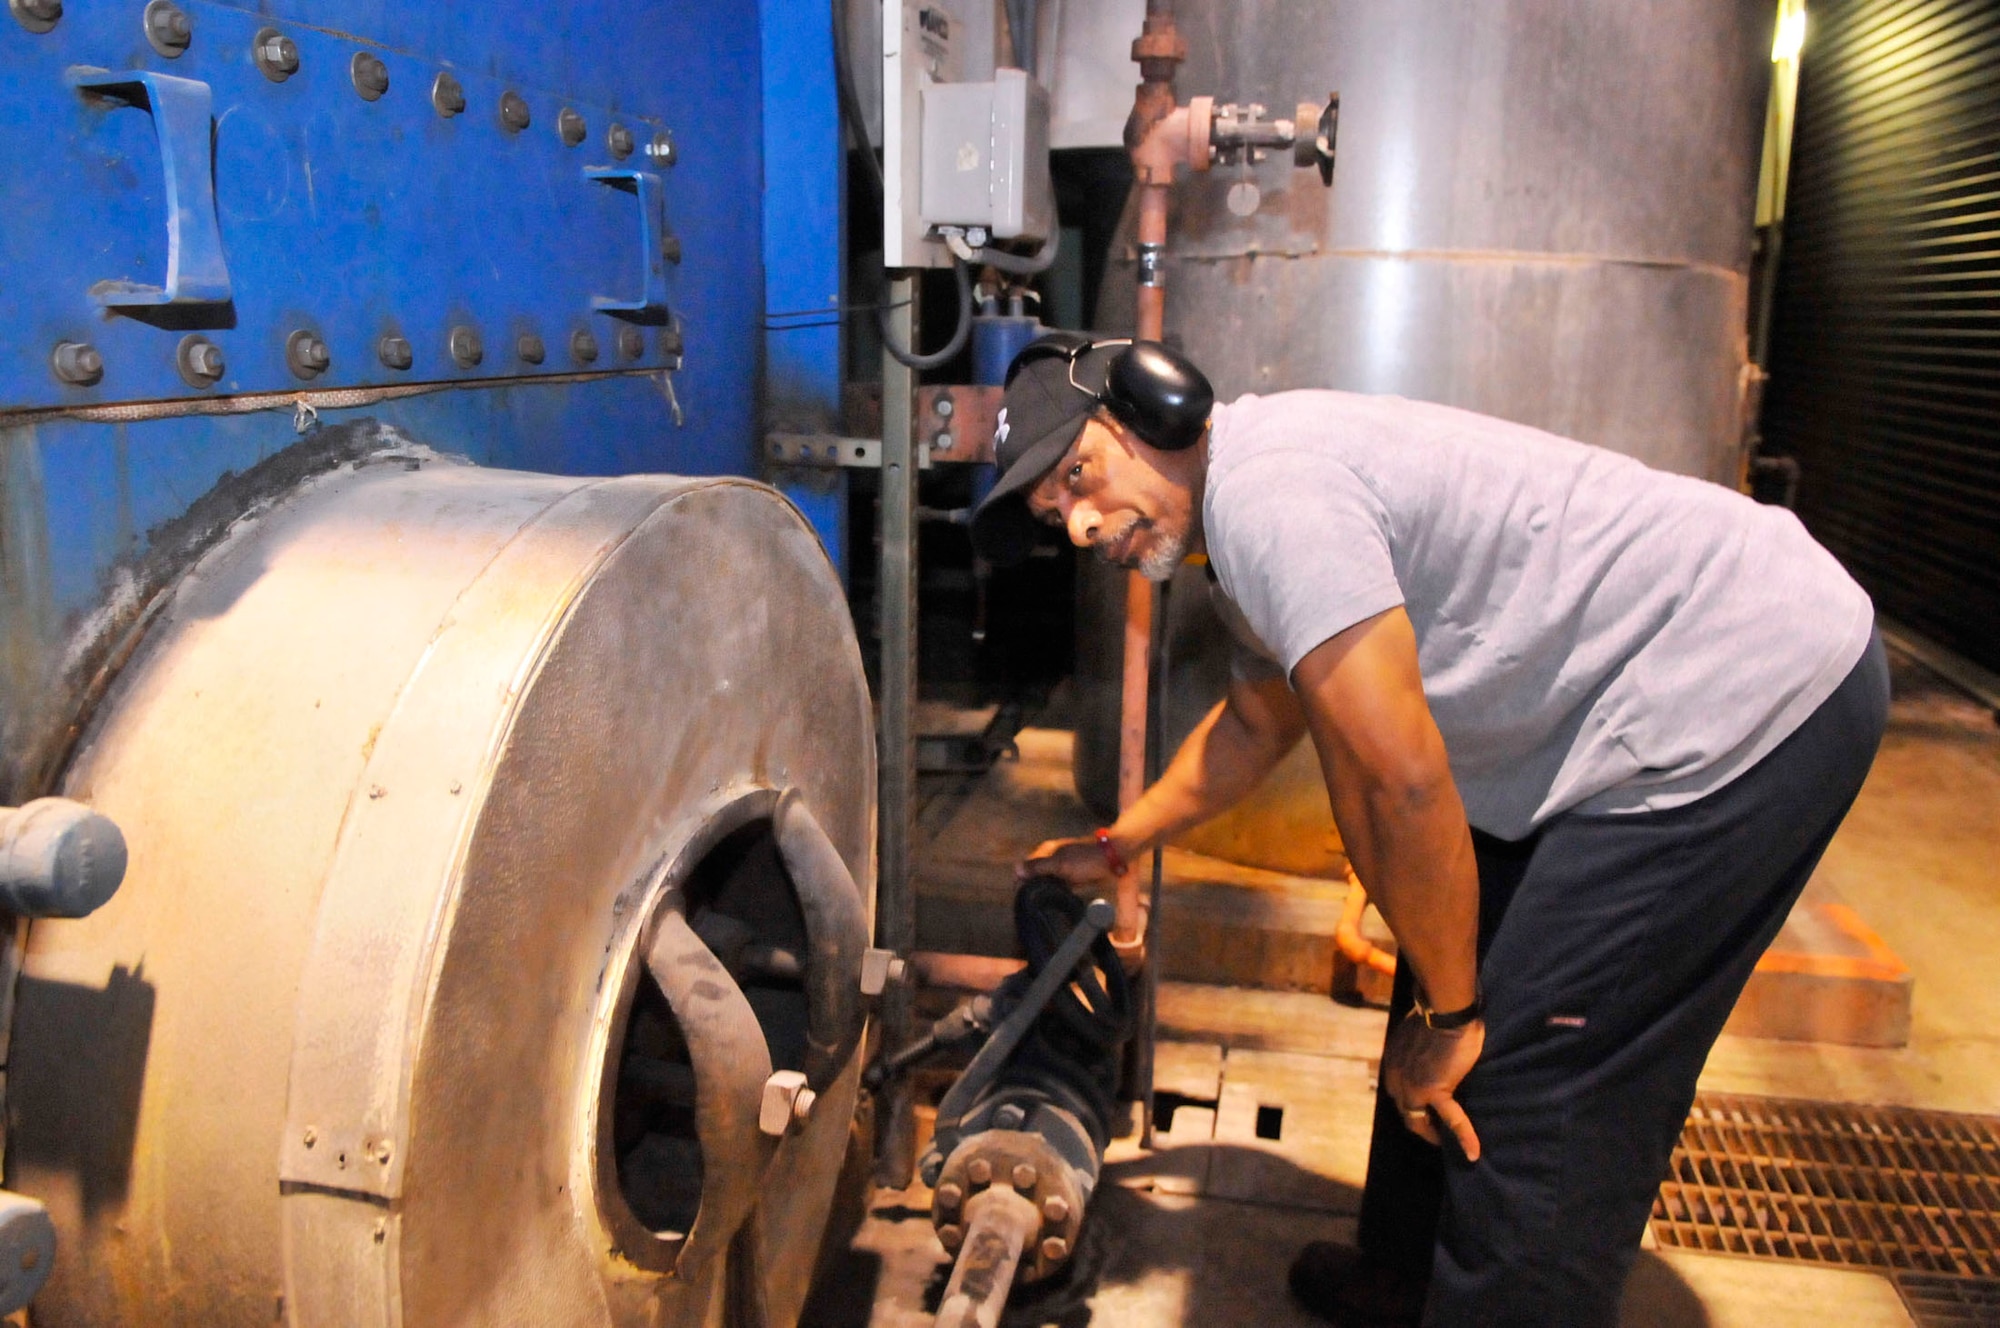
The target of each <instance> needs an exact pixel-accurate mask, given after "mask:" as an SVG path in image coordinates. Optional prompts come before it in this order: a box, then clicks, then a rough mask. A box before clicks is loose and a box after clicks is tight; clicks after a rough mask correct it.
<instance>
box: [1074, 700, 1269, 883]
mask: <svg viewBox="0 0 2000 1328" xmlns="http://www.w3.org/2000/svg"><path fill="white" fill-rule="evenodd" d="M1265 699H1266V700H1267V701H1268V700H1270V698H1268V697H1267V698H1265ZM1281 704H1285V705H1289V704H1290V702H1289V693H1287V694H1286V699H1285V701H1283V702H1282V703H1281ZM1302 723H1303V721H1302V720H1300V719H1298V718H1297V717H1296V715H1295V714H1294V713H1287V712H1283V711H1278V710H1274V709H1272V708H1271V707H1270V706H1266V705H1260V706H1255V707H1252V706H1246V705H1244V704H1241V703H1239V702H1238V701H1235V700H1233V699H1224V700H1223V701H1221V702H1219V703H1217V705H1216V707H1215V708H1214V709H1213V710H1211V711H1209V712H1208V714H1207V715H1205V716H1204V717H1203V718H1202V721H1201V723H1199V724H1197V725H1195V728H1194V732H1192V733H1190V734H1189V735H1188V737H1187V741H1186V742H1183V743H1182V744H1181V747H1180V750H1179V751H1178V752H1176V753H1174V759H1173V760H1172V761H1171V762H1169V763H1168V765H1167V769H1166V770H1165V772H1164V773H1162V774H1161V776H1160V779H1159V781H1158V782H1157V783H1155V784H1154V785H1153V786H1152V787H1151V788H1149V789H1147V790H1146V791H1145V793H1144V794H1142V795H1141V796H1140V797H1139V799H1138V800H1137V801H1135V802H1134V803H1133V804H1132V805H1131V806H1130V807H1128V808H1126V809H1125V811H1124V813H1123V814H1122V815H1120V816H1119V818H1118V820H1117V821H1116V822H1115V823H1114V824H1113V825H1112V826H1111V838H1112V843H1113V845H1114V846H1115V847H1116V848H1117V849H1118V851H1119V852H1120V853H1121V854H1123V855H1125V856H1126V857H1128V858H1130V857H1136V856H1137V855H1138V854H1140V853H1143V852H1144V851H1145V850H1147V849H1148V848H1151V847H1152V846H1153V845H1155V844H1158V843H1161V842H1163V841H1165V840H1167V839H1170V838H1172V837H1173V836H1174V835H1176V834H1179V833H1180V832H1181V831H1183V830H1186V829H1188V828H1189V827H1191V826H1196V825H1199V824H1201V823H1202V822H1203V821H1206V820H1208V819H1209V818H1210V817H1212V816H1216V815H1218V814H1220V813H1222V812H1224V811H1227V810H1228V809H1229V808H1230V807H1233V806H1235V805H1236V804H1237V803H1238V802H1241V801H1242V800H1243V799H1244V798H1245V797H1246V796H1248V794H1249V793H1250V791H1251V790H1252V789H1254V788H1256V787H1257V784H1258V783H1259V781H1261V780H1262V779H1263V778H1264V777H1265V776H1266V775H1268V774H1270V773H1271V770H1272V768H1273V767H1275V766H1276V765H1277V764H1278V762H1279V761H1280V760H1282V759H1283V758H1284V755H1285V753H1286V752H1288V751H1290V750H1291V748H1292V745H1293V744H1294V743H1296V742H1297V741H1298V738H1299V735H1300V733H1301V731H1302Z"/></svg>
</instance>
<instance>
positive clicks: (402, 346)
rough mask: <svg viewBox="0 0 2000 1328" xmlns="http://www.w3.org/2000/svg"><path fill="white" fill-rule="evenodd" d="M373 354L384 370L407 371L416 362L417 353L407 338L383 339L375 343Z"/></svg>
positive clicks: (391, 337) (392, 337) (390, 337)
mask: <svg viewBox="0 0 2000 1328" xmlns="http://www.w3.org/2000/svg"><path fill="white" fill-rule="evenodd" d="M375 354H376V356H377V358H379V359H380V360H381V361H382V367H383V368H385V369H407V368H409V367H410V366H411V365H412V364H415V363H416V362H417V353H416V351H415V350H414V349H413V348H412V347H411V345H410V342H409V338H407V337H398V336H387V337H383V338H382V339H381V340H380V341H378V342H376V343H375Z"/></svg>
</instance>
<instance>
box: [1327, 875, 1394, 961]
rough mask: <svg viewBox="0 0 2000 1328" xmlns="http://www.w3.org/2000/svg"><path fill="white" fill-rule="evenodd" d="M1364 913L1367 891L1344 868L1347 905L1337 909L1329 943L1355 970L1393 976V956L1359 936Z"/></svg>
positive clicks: (1359, 879)
mask: <svg viewBox="0 0 2000 1328" xmlns="http://www.w3.org/2000/svg"><path fill="white" fill-rule="evenodd" d="M1367 911H1368V892H1367V891H1366V890H1364V889H1362V888H1361V878H1360V877H1358V876H1356V875H1355V874H1354V868H1352V867H1349V868H1348V869H1347V902H1346V903H1345V904H1343V905H1342V906H1341V910H1340V925H1339V926H1337V927H1335V928H1334V929H1333V944H1334V946H1335V948H1337V949H1338V950H1339V951H1340V954H1341V957H1342V958H1344V959H1345V960H1347V962H1348V963H1350V964H1353V965H1354V966H1355V967H1356V968H1372V969H1374V970H1375V971H1376V972H1377V973H1387V974H1389V975H1390V976H1391V977H1394V976H1395V974H1396V956H1394V955H1392V954H1390V953H1389V952H1388V951H1387V950H1384V949H1383V948H1382V947H1381V946H1379V945H1377V944H1375V942H1373V941H1371V940H1369V939H1368V938H1367V937H1366V936H1363V935H1362V934H1361V915H1362V914H1363V913H1365V912H1367Z"/></svg>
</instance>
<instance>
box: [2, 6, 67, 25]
mask: <svg viewBox="0 0 2000 1328" xmlns="http://www.w3.org/2000/svg"><path fill="white" fill-rule="evenodd" d="M7 7H8V8H9V9H11V10H13V11H14V17H15V18H16V19H17V20H19V21H20V24H21V26H22V27H24V28H26V29H27V30H28V31H29V32H47V31H48V30H49V29H50V28H53V27H54V26H55V25H56V24H57V22H58V21H60V20H61V18H62V16H63V7H62V0H7Z"/></svg>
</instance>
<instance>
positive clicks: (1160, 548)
mask: <svg viewBox="0 0 2000 1328" xmlns="http://www.w3.org/2000/svg"><path fill="white" fill-rule="evenodd" d="M1193 535H1194V532H1193V531H1192V529H1189V530H1183V531H1182V532H1181V534H1180V538H1179V539H1176V540H1169V541H1165V542H1162V543H1159V544H1156V545H1154V546H1153V548H1152V550H1151V551H1150V552H1149V553H1147V554H1146V556H1145V557H1143V558H1141V559H1140V560H1139V566H1138V568H1137V569H1136V570H1137V571H1138V573H1139V575H1140V576H1143V577H1145V578H1146V579H1147V580H1148V581H1171V580H1173V579H1174V573H1175V572H1176V571H1177V570H1178V569H1179V568H1180V565H1181V564H1182V563H1184V562H1186V561H1187V553H1188V546H1189V545H1190V544H1192V543H1193V542H1194V538H1193Z"/></svg>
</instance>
